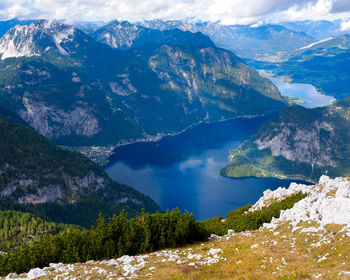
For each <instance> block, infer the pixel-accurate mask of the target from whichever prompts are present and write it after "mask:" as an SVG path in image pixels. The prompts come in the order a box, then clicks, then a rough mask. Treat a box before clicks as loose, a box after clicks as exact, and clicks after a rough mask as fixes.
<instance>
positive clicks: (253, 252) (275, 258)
mask: <svg viewBox="0 0 350 280" xmlns="http://www.w3.org/2000/svg"><path fill="white" fill-rule="evenodd" d="M298 226H301V227H303V228H305V227H316V228H317V227H318V226H319V225H318V224H317V223H300V224H299V225H298ZM325 229H326V231H319V232H308V233H300V229H299V230H296V231H294V232H293V231H292V226H291V225H289V224H287V223H284V224H280V225H279V226H278V228H277V229H275V230H274V231H270V230H267V229H263V230H257V231H252V232H251V234H250V236H246V235H245V234H234V235H233V236H230V237H228V238H227V239H226V238H223V239H221V240H216V241H210V242H206V243H205V244H196V245H194V246H191V248H192V251H191V252H193V253H196V254H202V255H206V254H207V253H208V251H209V250H210V248H221V249H222V250H223V252H222V253H221V254H220V257H222V258H226V261H224V260H223V259H222V260H221V261H220V262H219V263H217V264H212V265H197V266H196V267H194V266H190V265H189V263H190V262H191V260H189V261H188V262H187V263H185V264H176V263H175V262H174V261H167V262H162V259H164V257H159V256H157V255H156V254H151V255H150V257H149V258H148V259H147V265H146V266H145V267H143V268H142V269H141V270H140V271H138V272H137V274H138V275H139V276H140V277H139V278H137V279H157V280H163V279H164V280H187V279H188V280H202V279H210V280H211V279H212V280H216V279H217V280H219V279H220V280H221V279H282V280H293V279H330V280H333V279H350V275H344V274H339V273H340V272H346V271H350V260H349V258H350V254H349V248H350V237H348V236H346V235H345V234H344V233H342V232H340V230H341V229H342V226H339V225H327V226H325ZM173 251H175V250H173ZM179 251H180V252H179V255H181V258H182V257H183V258H184V259H185V258H186V256H187V254H188V252H189V247H186V248H182V249H179ZM150 267H155V269H154V270H150ZM98 268H103V269H105V270H106V271H107V274H104V275H101V274H99V273H98V272H97V271H98V270H97V269H98ZM51 270H52V269H51ZM52 271H53V270H52ZM150 272H152V275H150V276H146V275H147V274H149V273H150ZM122 273H123V271H122V269H121V268H114V267H110V266H108V265H106V264H101V263H93V264H75V266H74V270H73V271H70V272H69V273H68V274H67V275H66V276H65V277H67V278H64V277H58V278H55V277H56V276H57V274H56V273H52V274H50V276H46V277H43V278H41V279H74V277H75V279H77V280H78V279H91V280H92V279H128V278H122V277H123V276H122ZM349 274H350V273H349Z"/></svg>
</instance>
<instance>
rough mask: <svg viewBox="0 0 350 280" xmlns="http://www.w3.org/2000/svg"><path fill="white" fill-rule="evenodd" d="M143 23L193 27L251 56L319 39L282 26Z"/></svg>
mask: <svg viewBox="0 0 350 280" xmlns="http://www.w3.org/2000/svg"><path fill="white" fill-rule="evenodd" d="M140 24H141V25H142V26H145V27H148V28H153V29H159V30H172V29H175V28H178V29H180V30H189V31H191V32H198V31H200V32H202V33H203V34H206V35H208V36H209V37H210V38H211V39H212V40H213V42H214V43H215V44H216V45H217V46H219V47H222V48H226V49H228V50H232V51H234V52H235V53H237V54H238V55H239V56H242V57H245V58H250V59H268V58H269V57H271V56H276V55H280V54H281V53H285V52H290V51H293V50H295V49H297V48H300V47H302V46H305V45H308V44H310V43H312V42H314V41H315V39H313V38H312V37H310V36H308V35H307V34H305V33H304V32H300V31H293V30H290V29H288V28H286V27H283V26H281V25H273V24H255V25H222V24H220V23H212V22H204V23H191V22H187V21H181V20H175V21H162V20H149V21H144V22H141V23H140Z"/></svg>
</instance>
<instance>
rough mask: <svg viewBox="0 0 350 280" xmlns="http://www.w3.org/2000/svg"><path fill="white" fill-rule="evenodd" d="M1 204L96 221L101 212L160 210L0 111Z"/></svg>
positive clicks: (87, 223) (86, 222)
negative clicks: (143, 209) (3, 115)
mask: <svg viewBox="0 0 350 280" xmlns="http://www.w3.org/2000/svg"><path fill="white" fill-rule="evenodd" d="M0 135H1V137H0V151H1V153H0V196H1V199H0V209H2V210H6V209H13V210H21V211H27V212H33V213H36V214H39V215H40V216H42V217H45V218H49V219H51V220H53V221H57V222H66V223H75V224H80V225H83V226H88V227H89V226H90V225H91V224H92V223H94V222H95V220H96V218H97V216H98V213H99V212H103V213H105V215H107V216H111V215H112V214H113V213H118V212H120V211H121V210H122V209H125V210H126V211H128V212H129V213H130V214H131V215H135V214H137V213H139V212H140V210H141V208H145V209H146V210H147V211H151V212H153V211H156V210H159V207H158V206H157V204H156V203H155V202H154V201H153V200H152V199H150V198H149V197H147V196H144V195H142V194H141V193H139V192H138V191H136V190H134V189H133V188H131V187H129V186H125V185H121V184H119V183H117V182H114V181H112V180H111V179H110V178H109V177H108V175H107V174H106V173H105V172H104V170H103V169H102V167H100V166H99V165H97V164H95V163H93V162H92V161H91V160H89V159H88V158H86V157H85V156H82V155H81V154H79V153H77V152H71V151H68V150H63V149H61V148H58V147H57V146H55V145H54V144H53V143H51V142H50V141H49V140H48V139H46V138H45V137H43V136H41V135H39V134H38V133H37V132H35V131H34V130H33V129H31V128H28V127H26V126H23V125H21V124H16V123H14V122H12V121H10V120H8V119H6V118H4V117H2V116H0Z"/></svg>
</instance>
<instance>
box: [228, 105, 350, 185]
mask: <svg viewBox="0 0 350 280" xmlns="http://www.w3.org/2000/svg"><path fill="white" fill-rule="evenodd" d="M349 104H350V102H349V98H346V99H344V100H343V101H340V102H338V103H335V104H332V105H329V106H327V107H322V108H315V109H305V108H303V107H300V106H294V107H290V108H287V109H285V110H283V111H282V112H281V113H279V114H278V115H277V116H276V117H275V118H273V119H272V120H270V121H268V122H267V123H266V124H265V125H264V126H263V127H261V129H260V130H259V132H258V133H257V134H256V135H255V136H254V137H253V138H252V139H251V140H249V141H247V142H246V143H244V144H243V145H242V147H241V149H240V150H238V151H234V152H232V153H231V156H230V165H228V166H227V167H226V168H224V169H223V170H222V173H223V174H224V175H227V176H236V175H237V176H239V174H238V173H239V172H238V173H237V171H238V169H236V172H234V170H235V168H237V167H238V166H241V167H242V166H243V165H244V169H247V168H248V166H251V167H252V168H253V169H254V168H255V171H254V172H255V173H254V174H255V175H258V176H278V177H283V176H287V177H294V178H304V179H308V180H316V179H317V177H318V176H320V174H322V173H327V174H329V175H331V176H338V175H347V174H348V172H349V170H348V168H347V166H348V163H349V160H348V158H349V157H348V155H349V144H348V143H349V141H350V134H349V128H350V121H349V116H350V109H349V108H350V107H349ZM259 169H260V172H258V171H257V170H259ZM254 174H251V175H254Z"/></svg>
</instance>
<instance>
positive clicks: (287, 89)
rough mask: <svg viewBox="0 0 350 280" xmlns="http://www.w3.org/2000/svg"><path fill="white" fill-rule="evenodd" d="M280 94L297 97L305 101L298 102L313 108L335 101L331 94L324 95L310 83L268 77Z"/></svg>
mask: <svg viewBox="0 0 350 280" xmlns="http://www.w3.org/2000/svg"><path fill="white" fill-rule="evenodd" d="M270 80H271V81H272V82H273V83H274V84H275V86H276V87H277V88H278V90H279V91H280V92H281V94H282V95H285V96H290V97H298V98H301V99H303V100H305V101H306V102H304V103H300V104H299V105H302V106H304V107H306V108H315V107H322V106H327V105H329V104H331V103H332V102H334V101H335V98H334V97H333V96H329V95H324V94H322V93H320V92H318V91H317V89H316V88H315V87H314V86H313V85H310V84H299V83H285V82H282V81H281V80H280V79H277V78H271V79H270Z"/></svg>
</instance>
